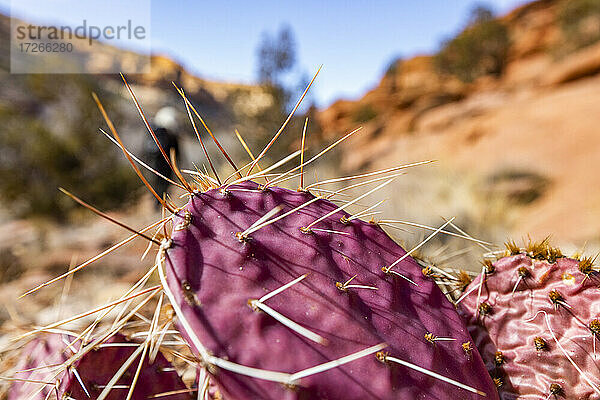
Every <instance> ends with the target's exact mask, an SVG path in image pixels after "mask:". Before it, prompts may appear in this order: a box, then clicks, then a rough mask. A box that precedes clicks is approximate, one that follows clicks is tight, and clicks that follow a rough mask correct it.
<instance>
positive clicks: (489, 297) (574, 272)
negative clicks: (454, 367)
mask: <svg viewBox="0 0 600 400" xmlns="http://www.w3.org/2000/svg"><path fill="white" fill-rule="evenodd" d="M542 248H546V250H545V251H543V252H541V251H537V250H540V249H542ZM548 250H550V251H548ZM516 252H519V251H518V250H514V252H513V255H510V256H508V257H504V258H501V259H500V260H498V261H496V262H495V263H493V264H492V263H488V268H487V270H488V273H487V274H486V275H485V280H484V282H483V285H482V284H481V276H480V277H479V278H477V279H475V280H474V281H473V282H472V283H471V286H469V287H468V288H467V289H466V290H467V292H469V291H470V292H471V293H469V294H468V295H466V297H465V298H464V300H463V301H462V302H461V303H460V306H461V307H460V308H461V313H462V314H464V316H465V319H466V321H467V325H468V327H469V331H470V332H471V334H472V335H473V339H474V342H475V345H476V346H477V347H478V348H479V350H480V351H481V354H482V356H483V358H484V360H485V363H486V365H487V367H488V369H489V370H490V373H491V374H492V376H493V377H494V378H495V380H496V382H497V384H498V386H499V387H500V388H499V391H500V396H501V398H502V399H507V400H508V399H516V398H519V399H521V398H523V399H525V398H528V399H529V398H530V399H552V400H562V399H585V400H597V399H600V378H599V377H600V357H599V356H600V354H598V351H600V344H598V348H596V346H597V343H596V342H597V340H596V339H598V338H600V320H599V318H600V290H598V277H597V273H596V272H594V270H593V269H592V268H591V262H590V259H584V260H581V261H580V260H575V259H571V258H564V257H562V255H559V257H556V255H557V254H559V252H558V251H557V250H556V249H552V248H549V247H547V246H546V245H544V244H542V245H540V244H537V245H533V246H531V245H530V250H528V251H525V250H523V252H522V254H514V253H516ZM552 253H554V254H552ZM540 254H542V256H540ZM543 254H550V255H551V257H546V256H543ZM480 286H481V293H480V294H478V292H479V287H480Z"/></svg>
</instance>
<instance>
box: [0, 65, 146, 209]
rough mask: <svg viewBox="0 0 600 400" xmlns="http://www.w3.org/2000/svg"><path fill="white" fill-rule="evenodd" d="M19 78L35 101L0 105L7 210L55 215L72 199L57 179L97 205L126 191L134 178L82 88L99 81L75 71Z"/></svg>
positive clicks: (1, 191) (109, 204)
mask: <svg viewBox="0 0 600 400" xmlns="http://www.w3.org/2000/svg"><path fill="white" fill-rule="evenodd" d="M15 79H16V78H15ZM21 84H22V86H23V87H24V90H27V91H28V92H29V93H31V96H30V97H31V99H30V101H32V102H33V103H35V104H31V105H30V107H29V109H28V110H27V111H24V110H23V109H22V108H20V107H19V106H18V105H14V106H12V105H11V106H9V105H3V106H2V105H0V124H1V125H2V130H3V132H2V135H0V148H2V152H0V199H2V201H3V206H4V207H6V208H7V209H8V210H10V211H11V212H12V213H13V215H15V216H45V217H52V218H59V219H60V218H62V217H64V216H65V214H66V213H67V212H68V211H69V210H70V209H72V208H73V207H75V204H74V202H73V201H71V200H70V199H68V198H66V196H64V195H63V194H61V193H60V192H59V191H58V190H57V188H58V187H59V186H64V187H65V188H67V189H68V190H70V191H72V192H74V193H76V194H77V195H79V196H81V197H83V198H87V199H94V204H95V205H96V206H98V207H100V208H103V209H110V208H114V207H117V206H119V205H121V204H122V203H123V202H124V201H125V200H126V199H128V198H131V195H132V193H134V190H135V188H136V187H138V183H137V182H136V177H135V175H134V174H133V173H132V172H131V171H130V170H128V166H127V165H125V163H123V162H122V160H121V154H119V151H118V149H116V148H115V147H114V145H112V144H111V143H110V142H108V140H107V139H106V138H104V137H103V136H102V135H101V134H100V133H99V131H98V128H99V127H101V126H102V121H101V117H100V115H99V113H98V110H97V109H96V107H95V105H94V103H93V100H92V99H91V96H90V93H91V92H92V91H98V89H99V88H98V87H95V86H94V85H93V84H92V83H90V82H89V81H88V80H87V79H85V78H79V77H76V76H69V77H62V76H51V77H49V76H44V75H37V76H29V77H24V78H23V81H22V82H21ZM100 93H101V97H103V98H104V99H106V100H109V99H110V96H109V95H108V94H107V93H102V92H101V91H100ZM107 103H108V104H109V102H107ZM109 167H110V168H109Z"/></svg>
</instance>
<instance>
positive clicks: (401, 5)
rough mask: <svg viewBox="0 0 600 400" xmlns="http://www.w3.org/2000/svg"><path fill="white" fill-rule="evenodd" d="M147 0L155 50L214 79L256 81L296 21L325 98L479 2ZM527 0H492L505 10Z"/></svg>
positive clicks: (36, 9)
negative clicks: (277, 40)
mask: <svg viewBox="0 0 600 400" xmlns="http://www.w3.org/2000/svg"><path fill="white" fill-rule="evenodd" d="M138 1H139V0H138ZM141 1H150V2H151V21H152V24H151V40H152V51H154V52H160V53H166V54H168V55H169V56H171V57H173V58H174V59H176V60H177V61H179V62H181V63H182V64H184V66H185V67H186V68H188V69H189V70H191V71H192V72H194V73H196V74H198V75H200V76H202V77H205V78H207V79H217V80H225V81H239V82H247V83H251V82H253V81H254V79H255V76H256V48H257V46H258V44H259V43H260V39H261V33H262V32H265V31H267V32H271V33H274V32H276V31H277V30H278V29H279V28H280V27H281V26H282V25H283V24H287V25H289V26H290V27H291V28H292V30H293V32H294V35H295V39H296V43H297V56H298V61H299V66H298V70H299V71H305V72H306V73H307V74H309V75H312V74H313V73H314V72H315V71H316V69H317V68H318V67H319V65H321V64H323V70H322V72H321V74H320V75H319V78H318V79H317V83H316V85H315V87H314V91H313V96H314V99H315V100H316V101H317V102H318V103H319V104H320V105H327V104H329V103H331V102H332V101H334V100H335V99H338V98H356V97H359V96H360V95H362V94H363V93H364V92H365V91H366V90H368V89H369V88H371V87H373V86H374V85H375V84H376V83H377V81H378V80H379V79H380V77H381V75H382V73H383V71H384V69H385V66H386V65H387V64H388V63H389V61H390V60H391V59H392V58H394V57H396V56H403V57H409V56H411V55H415V54H419V53H430V52H433V51H435V50H436V49H437V47H438V45H439V43H440V41H441V40H443V39H444V38H445V37H447V36H449V35H452V34H453V33H456V32H457V31H459V30H460V29H461V27H463V26H464V24H465V21H466V19H467V17H468V14H469V11H470V10H471V9H472V8H473V7H474V6H475V5H476V4H480V2H477V1H474V0H436V1H434V0H419V1H414V0H397V1H377V0H373V1H341V0H329V1H317V0H303V1H294V2H292V1H266V0H254V1H251V2H250V1H237V0H234V1H191V0H181V1H158V0H141ZM94 2H99V1H98V0H94ZM109 2H110V1H108V2H107V1H103V2H102V4H107V3H109ZM14 3H15V4H19V5H20V6H19V9H18V10H16V12H17V13H18V14H19V16H20V17H22V18H25V19H32V20H35V21H36V22H39V21H40V20H41V19H48V20H50V21H57V20H61V22H62V21H65V22H68V21H69V19H70V18H72V14H73V13H74V12H75V10H76V9H77V7H74V5H75V4H79V3H80V1H77V0H42V1H40V0H37V1H33V0H14ZM27 3H32V4H35V6H30V5H27ZM119 3H121V5H120V6H119V7H105V8H104V9H103V10H102V11H99V12H97V14H98V15H96V17H98V18H103V19H104V20H105V21H111V19H114V18H115V17H114V16H115V15H120V16H123V15H125V16H126V14H127V12H128V11H127V7H125V6H123V5H122V4H127V1H124V2H119ZM522 3H524V1H523V0H496V1H490V2H487V4H488V5H490V6H491V7H492V8H494V9H495V10H496V11H497V12H498V13H500V14H502V13H505V12H507V11H509V10H511V9H512V8H514V7H515V6H517V5H519V4H522ZM9 9H10V0H0V11H2V12H4V13H8V10H9Z"/></svg>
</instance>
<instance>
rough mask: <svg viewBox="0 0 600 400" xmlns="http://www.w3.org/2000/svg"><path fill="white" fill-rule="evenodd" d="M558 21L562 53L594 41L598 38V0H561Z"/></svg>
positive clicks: (599, 3) (599, 5)
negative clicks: (561, 34)
mask: <svg viewBox="0 0 600 400" xmlns="http://www.w3.org/2000/svg"><path fill="white" fill-rule="evenodd" d="M558 22H559V25H560V28H561V31H562V33H563V37H564V43H563V45H562V52H563V53H568V52H571V51H574V50H578V49H580V48H582V47H585V46H589V45H590V44H593V43H596V42H597V41H598V40H600V0H568V1H563V2H562V4H561V7H560V9H559V11H558Z"/></svg>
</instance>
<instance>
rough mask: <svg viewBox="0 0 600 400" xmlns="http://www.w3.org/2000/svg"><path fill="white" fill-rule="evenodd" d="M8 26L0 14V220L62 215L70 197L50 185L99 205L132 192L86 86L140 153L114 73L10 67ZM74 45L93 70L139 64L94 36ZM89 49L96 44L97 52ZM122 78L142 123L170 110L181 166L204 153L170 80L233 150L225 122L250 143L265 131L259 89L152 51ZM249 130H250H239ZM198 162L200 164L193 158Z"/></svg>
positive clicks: (139, 126) (133, 114)
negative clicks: (140, 69) (15, 70)
mask: <svg viewBox="0 0 600 400" xmlns="http://www.w3.org/2000/svg"><path fill="white" fill-rule="evenodd" d="M9 32H10V19H9V18H8V17H6V16H2V15H0V38H1V39H0V126H1V127H2V128H1V130H2V134H1V135H0V148H2V153H3V154H2V155H0V200H2V204H3V206H2V207H0V220H2V219H12V218H14V217H15V216H16V217H19V216H30V215H42V216H44V217H47V216H58V217H61V216H64V214H65V213H66V212H67V211H69V209H70V208H72V202H70V201H66V199H65V198H64V196H62V195H60V194H59V193H58V191H57V190H56V188H57V187H58V186H65V187H70V188H71V189H72V190H74V191H75V192H78V193H80V195H82V196H83V197H85V198H94V199H96V201H97V205H98V206H99V207H102V208H105V209H106V208H114V207H115V206H119V205H120V204H122V202H123V201H126V200H127V199H132V198H136V196H135V195H134V190H135V189H136V188H138V187H139V182H136V178H135V176H134V175H132V174H131V171H129V167H128V166H127V165H126V162H125V160H124V159H123V157H122V156H121V155H119V152H118V150H117V149H116V148H115V147H114V146H113V144H111V143H110V142H109V141H108V140H107V139H106V138H104V137H103V136H102V135H101V134H100V132H99V131H98V128H100V127H102V126H104V122H103V120H102V118H101V115H100V113H99V112H98V109H97V107H96V105H95V103H94V102H93V100H92V97H91V94H92V92H96V93H98V95H99V97H100V98H101V100H102V102H103V103H104V105H105V107H106V108H107V110H108V112H109V114H110V116H111V118H113V119H114V121H115V123H116V124H117V127H118V129H119V132H120V134H121V136H122V137H123V139H124V141H125V143H126V144H127V145H128V147H129V148H130V149H132V150H134V151H135V152H136V153H138V154H139V152H140V151H141V150H142V149H143V146H144V143H145V141H148V140H150V139H149V136H148V135H147V133H146V132H145V128H144V125H143V122H142V121H141V119H140V117H139V115H138V113H137V110H136V108H135V105H134V104H133V102H132V101H131V98H130V97H129V94H128V93H127V91H126V90H125V88H124V86H123V82H122V80H121V78H120V76H119V75H118V74H87V75H82V74H10V73H9V71H10V68H9V66H10V60H9V58H8V55H9V54H10V51H9V50H10V49H9V46H10V40H9ZM84 41H85V40H84ZM80 47H81V48H80V49H79V50H78V51H79V52H80V53H81V58H82V59H84V60H85V63H87V65H88V67H89V69H90V70H94V71H95V70H101V67H102V66H103V65H105V64H106V63H107V60H108V61H110V63H112V64H111V65H112V66H114V70H119V69H122V68H124V67H125V66H127V65H138V64H139V63H140V60H141V56H140V55H139V54H136V53H134V52H130V51H124V50H120V49H117V48H114V47H110V46H108V45H105V44H100V43H96V44H95V47H94V51H93V52H92V51H90V47H89V46H87V45H86V46H80ZM98 47H100V48H101V50H102V51H98V50H97V48H98ZM13 50H14V49H13ZM15 51H16V50H15ZM86 51H87V53H86ZM88 53H89V54H88ZM56 61H57V62H62V61H63V60H62V59H57V60H56ZM96 64H98V65H96ZM65 68H66V70H67V69H68V68H67V66H65ZM127 79H128V80H129V82H130V83H131V84H132V87H133V90H134V91H135V92H136V93H137V97H138V99H139V100H140V102H141V104H142V106H143V108H144V110H145V112H146V114H147V116H148V118H149V119H150V120H151V122H152V119H153V117H154V115H155V114H156V112H157V111H158V110H159V109H161V108H162V107H165V106H172V107H174V108H175V109H177V110H179V114H178V120H179V128H178V133H179V134H180V137H181V141H182V142H183V143H181V146H180V148H181V149H183V150H184V153H183V154H181V160H180V162H181V165H182V166H183V167H191V163H190V161H196V162H197V161H198V160H202V159H203V157H202V154H201V150H200V147H199V146H198V145H197V143H196V142H197V139H196V137H195V134H194V131H193V130H192V128H191V125H190V123H189V121H188V118H187V114H186V113H185V107H184V105H183V101H182V99H181V97H180V96H179V95H178V93H177V91H176V90H175V89H174V88H173V86H172V82H176V83H177V84H178V85H179V86H181V87H183V88H185V91H186V95H187V96H188V98H189V99H190V100H191V101H192V103H194V104H195V105H196V106H197V107H198V110H199V111H200V112H201V113H202V115H203V116H204V118H205V119H206V121H207V122H208V123H209V126H210V127H211V128H212V129H213V131H214V132H215V133H216V135H217V136H219V137H222V139H221V140H222V141H223V142H224V146H225V147H226V148H227V149H228V150H229V151H230V152H232V153H234V155H235V153H242V152H243V150H242V148H241V146H240V144H239V143H238V142H237V139H236V138H235V135H233V130H234V128H236V127H243V129H242V128H240V131H241V132H242V133H244V134H245V135H247V140H248V142H250V143H251V144H252V143H253V141H260V140H261V139H262V138H261V134H264V135H266V132H263V131H261V130H260V129H258V126H261V119H262V116H263V114H264V113H267V112H269V110H270V109H271V108H272V107H273V102H274V100H273V98H272V97H271V95H270V94H269V92H267V91H266V90H265V89H263V88H262V87H259V86H252V85H243V84H235V83H222V82H212V81H209V80H206V79H203V78H201V77H198V76H195V75H194V74H191V73H189V72H188V71H187V70H186V68H185V67H184V66H182V65H180V64H178V63H177V62H176V61H173V60H172V59H170V58H168V57H165V56H162V55H153V56H152V57H151V70H150V72H149V73H145V74H127ZM250 132H251V133H253V134H254V136H252V137H248V133H250ZM269 133H270V132H269ZM203 134H204V132H203ZM244 155H245V153H244ZM214 161H215V162H216V163H217V167H219V164H221V163H222V161H223V160H221V159H219V158H218V157H215V160H214ZM107 164H111V165H114V166H115V167H114V168H113V169H111V173H110V174H108V173H107V171H106V165H107ZM119 166H121V168H119ZM199 166H200V167H202V164H201V162H200V164H199ZM3 215H4V217H2V216H3Z"/></svg>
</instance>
